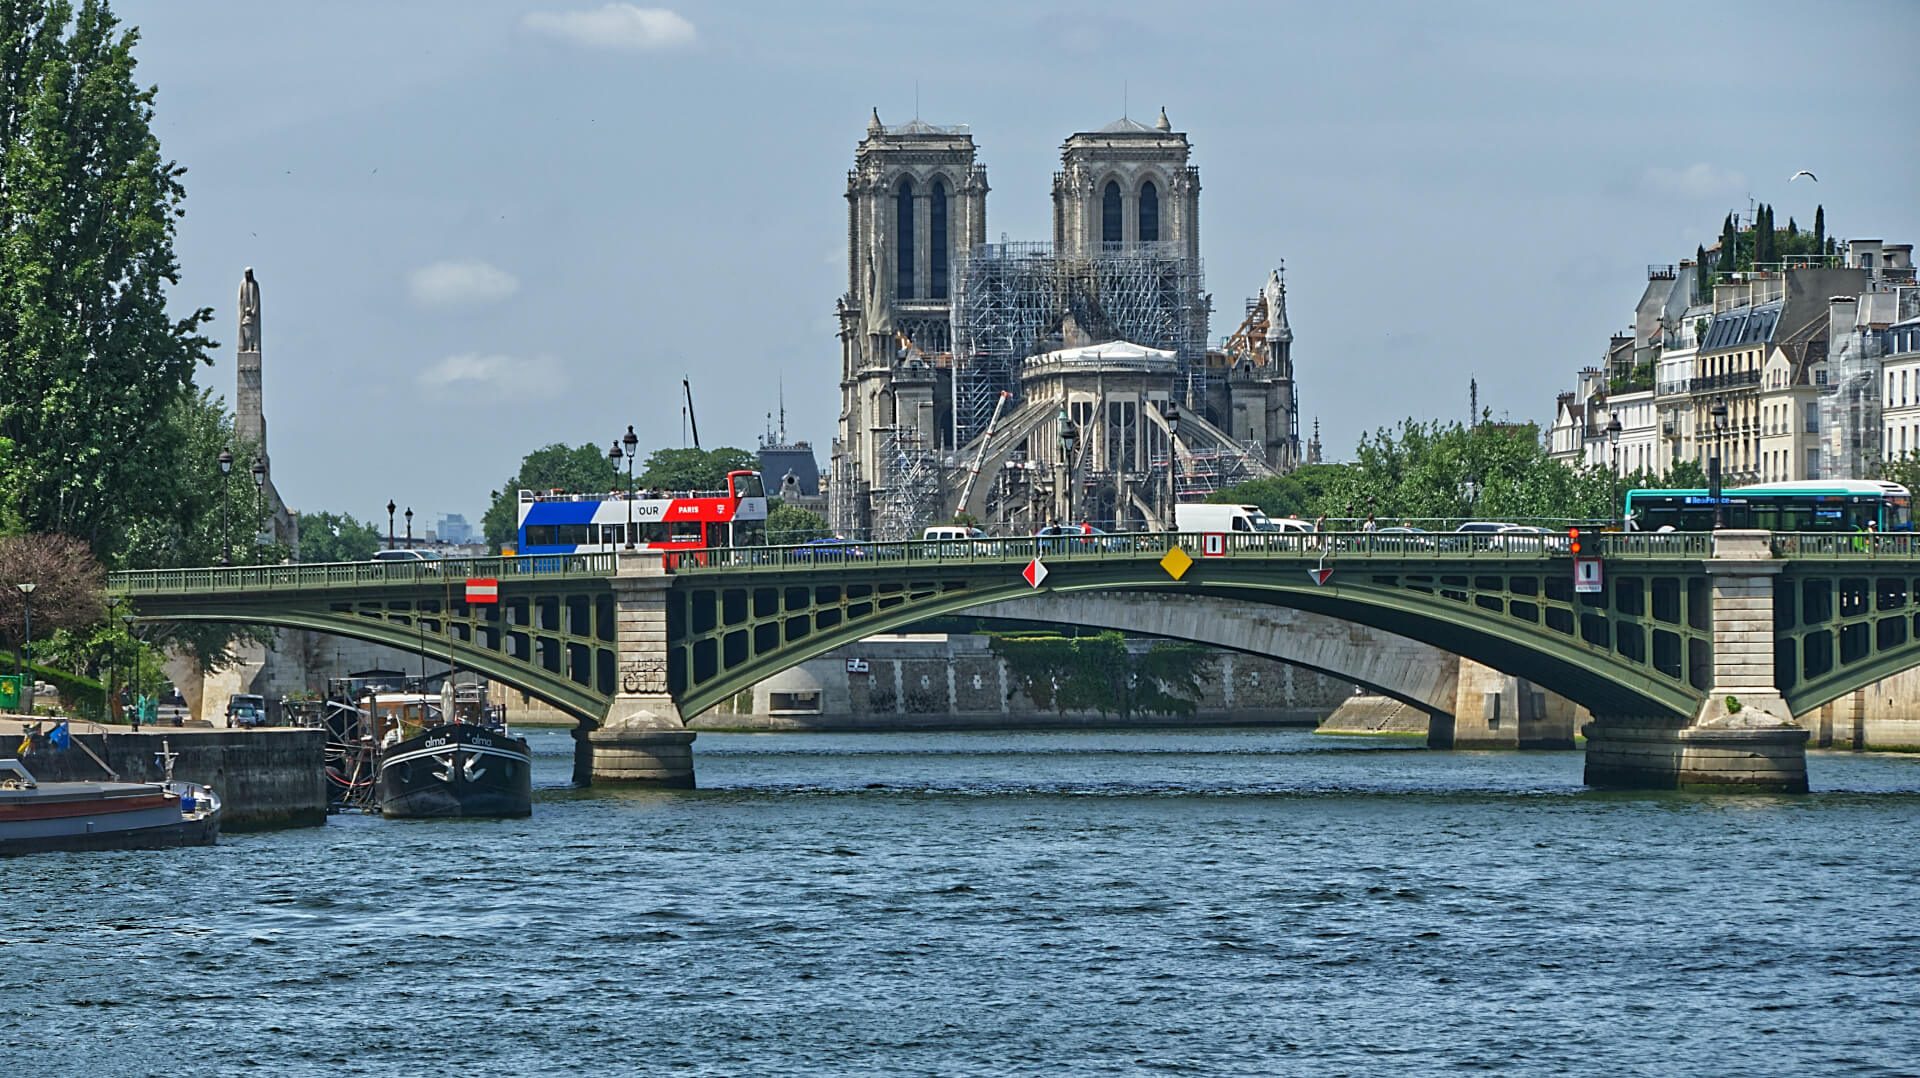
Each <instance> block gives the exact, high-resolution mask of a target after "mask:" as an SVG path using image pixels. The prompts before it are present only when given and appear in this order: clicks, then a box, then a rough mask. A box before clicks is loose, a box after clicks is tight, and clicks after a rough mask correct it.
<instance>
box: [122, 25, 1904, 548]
mask: <svg viewBox="0 0 1920 1078" xmlns="http://www.w3.org/2000/svg"><path fill="white" fill-rule="evenodd" d="M114 6H115V10H116V12H117V13H118V14H119V15H120V16H121V18H122V19H123V20H124V21H125V22H127V23H129V24H132V25H135V26H137V27H138V28H139V30H140V34H141V44H140V45H139V46H138V48H137V51H136V55H137V57H138V59H139V64H140V66H139V70H138V73H137V75H138V78H139V80H140V81H141V82H142V83H143V84H152V85H157V86H158V88H159V94H158V100H157V102H156V116H155V120H154V127H155V131H156V133H157V134H158V136H159V138H160V140H161V149H162V152H163V154H164V155H165V156H167V157H169V158H171V159H173V160H175V161H177V162H178V163H179V164H181V165H182V166H184V167H186V169H187V170H188V171H187V174H186V176H185V179H184V182H185V184H186V188H187V200H186V211H187V212H186V217H185V219H184V220H182V221H181V222H180V233H179V239H178V246H177V251H178V254H179V257H180V262H181V268H182V280H181V282H180V284H179V286H178V287H176V288H174V289H173V291H172V293H171V302H172V304H173V306H174V308H175V310H176V312H177V313H179V314H182V315H184V314H186V313H187V312H190V311H191V310H193V309H195V308H199V307H212V308H214V310H215V312H216V314H217V321H216V322H215V325H214V330H213V334H212V335H213V336H214V338H215V339H216V340H218V341H220V342H221V344H220V347H219V348H218V349H217V350H216V356H215V362H214V364H213V365H212V366H211V367H210V368H206V369H204V370H203V371H202V372H201V375H200V379H199V380H200V382H201V384H202V385H206V386H211V387H213V388H215V389H216V390H217V391H218V392H220V393H221V394H223V395H225V396H226V397H227V399H228V400H229V401H231V399H232V395H233V385H234V361H233V351H232V349H233V344H234V341H235V339H236V337H237V328H236V322H237V313H236V302H235V295H236V292H237V290H238V285H239V281H240V277H241V272H242V270H243V269H245V268H246V267H249V266H251V267H253V269H254V271H255V274H256V276H257V277H258V278H259V281H260V289H261V308H262V312H261V324H262V341H263V367H264V376H263V377H264V384H265V396H266V416H267V429H268V446H269V449H270V451H271V453H272V457H273V465H274V479H275V482H276V484H277V486H278V487H279V489H280V492H281V495H282V497H283V498H284V499H285V500H286V501H287V503H288V504H289V505H291V506H292V507H293V508H295V509H298V510H302V511H307V512H314V511H320V510H328V511H334V512H350V513H352V514H354V515H355V516H357V517H359V518H361V519H364V520H379V519H380V518H381V517H382V516H383V515H384V513H385V505H386V503H387V501H388V500H389V499H392V500H393V501H395V502H397V503H398V504H399V505H401V506H402V507H411V508H413V509H414V511H415V513H416V524H421V525H423V524H424V523H428V522H431V521H433V520H434V519H436V518H437V517H438V516H439V515H440V514H442V513H449V512H459V513H464V514H466V516H467V519H468V520H469V521H471V522H476V523H477V521H478V519H479V515H480V513H481V512H483V511H484V509H485V508H486V505H487V502H488V496H489V492H490V491H492V490H494V489H496V488H498V487H500V486H501V485H502V484H503V482H504V481H505V480H506V479H507V478H508V477H510V476H511V475H513V473H514V472H515V470H516V469H517V467H518V464H519V461H520V458H521V457H522V456H524V455H525V454H526V453H527V452H529V451H531V450H533V449H536V448H538V447H540V446H543V445H548V444H551V443H554V442H565V443H568V444H574V445H577V444H581V443H594V444H598V445H607V444H610V443H611V442H612V441H613V440H615V439H616V438H618V437H619V436H621V435H622V434H624V433H625V431H626V428H627V426H628V424H632V425H633V426H634V428H635V430H636V432H637V433H638V434H639V435H640V438H641V443H642V452H643V453H644V452H645V451H646V450H648V449H651V448H662V447H676V446H679V445H681V444H682V428H681V412H680V403H681V397H680V380H681V378H682V377H688V378H690V379H691V381H692V383H693V390H694V398H695V406H696V409H697V413H696V414H697V418H698V420H699V426H700V436H701V440H702V444H703V445H706V446H708V447H713V446H716V445H737V446H743V447H748V448H751V447H752V446H753V444H754V439H755V438H756V437H757V436H759V435H760V434H762V433H763V432H764V431H765V429H766V426H767V418H766V417H767V414H768V413H769V412H771V411H774V410H775V409H776V408H777V407H778V405H779V395H780V392H781V387H784V392H785V402H786V412H787V428H788V433H789V435H790V436H791V437H794V438H802V439H809V440H811V441H812V442H813V444H814V445H815V447H816V448H817V450H818V452H819V455H820V456H821V457H822V464H823V465H824V463H825V460H824V458H825V455H826V447H827V446H828V445H829V444H830V442H831V440H832V436H833V429H834V422H835V415H836V413H837V410H838V401H839V387H838V382H837V380H838V376H839V373H838V371H839V345H838V342H837V341H836V340H835V338H834V321H833V318H832V312H833V305H834V299H835V297H836V296H837V295H838V294H839V293H840V291H841V290H842V289H843V288H844V287H845V281H846V270H845V257H846V255H845V248H846V202H845V198H844V195H845V185H846V172H847V169H848V168H850V167H851V166H852V163H853V155H854V151H855V146H856V144H857V143H858V141H859V139H860V138H861V137H862V135H863V133H864V129H865V125H866V120H867V115H868V110H869V109H871V108H875V107H877V108H878V109H879V112H880V116H881V118H882V119H883V120H884V121H886V122H887V123H901V122H904V121H906V120H909V119H912V118H913V117H914V116H915V115H916V114H917V115H919V116H920V117H921V118H923V119H926V120H928V121H930V122H933V123H939V124H958V123H964V124H968V125H970V129H971V131H972V133H973V136H974V140H975V143H976V146H977V148H978V154H979V159H980V161H981V162H982V163H983V164H985V166H986V167H987V170H988V177H989V180H990V182H991V184H992V188H993V192H992V194H991V195H989V196H988V203H987V231H988V235H989V238H991V239H993V240H996V241H997V240H999V239H1000V238H1001V237H1002V236H1003V235H1004V236H1005V237H1007V238H1011V239H1045V238H1048V237H1049V236H1050V235H1051V231H1052V226H1051V212H1052V205H1051V201H1050V198H1049V193H1048V192H1049V184H1050V183H1051V178H1052V174H1053V171H1054V170H1055V169H1056V168H1057V167H1058V164H1059V152H1060V144H1061V142H1062V141H1063V140H1064V139H1065V138H1066V137H1067V136H1068V135H1069V134H1071V133H1073V132H1075V131H1081V130H1089V129H1092V128H1097V127H1099V126H1100V125H1102V124H1105V123H1107V122H1109V121H1111V120H1114V119H1116V118H1118V117H1119V116H1120V115H1122V114H1123V112H1124V113H1127V114H1130V115H1132V116H1134V117H1136V118H1141V119H1149V120H1150V119H1152V118H1153V117H1155V116H1156V115H1157V113H1158V110H1159V109H1160V108H1161V107H1163V106H1164V107H1165V108H1166V110H1167V114H1168V116H1169V118H1170V119H1171V120H1172V122H1173V126H1174V128H1175V129H1176V130H1179V131H1184V132H1186V133H1187V134H1188V136H1189V138H1190V139H1191V140H1192V143H1193V147H1194V150H1193V162H1194V164H1196V165H1197V166H1198V167H1199V169H1200V178H1201V185H1202V191H1201V196H1200V198H1201V210H1200V220H1201V233H1200V242H1201V255H1202V258H1203V261H1204V263H1205V272H1206V283H1207V287H1208V290H1209V291H1210V292H1211V293H1212V295H1213V300H1214V308H1215V315H1214V319H1213V323H1212V326H1211V330H1210V334H1211V336H1212V337H1213V338H1214V339H1215V340H1218V339H1220V338H1222V337H1224V336H1226V335H1227V334H1230V333H1231V332H1233V330H1234V329H1235V328H1236V326H1237V324H1238V317H1237V315H1238V312H1239V311H1240V310H1241V308H1242V304H1243V302H1244V300H1245V298H1246V297H1249V296H1252V295H1253V294H1255V292H1256V291H1257V290H1258V289H1259V287H1260V285H1261V283H1262V282H1263V281H1264V280H1265V279H1266V275H1267V272H1268V270H1269V269H1271V268H1273V267H1275V266H1278V265H1280V264H1281V263H1282V261H1283V260H1284V263H1285V266H1286V270H1287V284H1288V314H1289V316H1290V320H1291V324H1292V326H1293V329H1294V333H1295V338H1296V339H1295V344H1294V353H1293V354H1294V361H1295V370H1296V378H1297V382H1298V389H1299V397H1300V407H1301V413H1302V425H1303V428H1305V429H1306V430H1309V431H1310V430H1311V427H1312V423H1313V422H1314V421H1315V420H1316V419H1317V420H1318V421H1319V423H1320V432H1321V438H1322V441H1323V443H1324V445H1325V447H1326V453H1327V456H1328V457H1329V459H1340V458H1342V457H1345V456H1347V455H1349V454H1351V452H1352V451H1353V447H1354V444H1355V442H1356V440H1357V439H1358V437H1359V436H1360V435H1361V434H1363V433H1365V432H1367V431H1371V430H1373V429H1374V428H1376V427H1380V426H1383V425H1391V424H1396V423H1397V422H1398V421H1399V420H1400V419H1401V418H1403V417H1406V416H1416V417H1420V418H1441V419H1464V418H1466V416H1467V411H1468V404H1467V400H1468V396H1467V393H1468V390H1467V387H1468V380H1469V379H1470V378H1473V379H1477V380H1478V383H1479V387H1480V400H1481V402H1482V404H1483V406H1485V407H1487V408H1490V409H1491V410H1492V411H1493V413H1494V415H1495V416H1496V417H1507V418H1511V419H1514V420H1536V421H1539V422H1541V423H1543V424H1544V423H1546V422H1548V421H1549V420H1550V419H1551V417H1552V411H1553V403H1554V394H1555V393H1556V392H1558V391H1560V390H1562V389H1568V388H1571V387H1572V383H1573V378H1574V371H1575V370H1577V369H1578V368H1579V367H1582V366H1587V365H1591V364H1593V363H1595V362H1597V361H1598V360H1599V359H1600V358H1601V356H1602V355H1603V353H1604V350H1605V347H1606V343H1607V337H1608V335H1609V334H1610V333H1612V332H1614V331H1616V330H1618V329H1621V328H1623V327H1625V326H1627V325H1628V324H1629V323H1630V320H1631V315H1632V310H1633V306H1634V304H1635V303H1636V302H1637V300H1638V299H1639V297H1640V294H1641V291H1642V289H1643V287H1644V285H1645V275H1646V267H1647V266H1648V265H1650V264H1670V263H1674V262H1677V261H1679V260H1680V259H1682V258H1690V257H1692V254H1693V251H1694V248H1695V246H1696V245H1698V244H1711V243H1712V242H1713V240H1714V238H1715V237H1716V236H1717V235H1718V233H1719V229H1720V222H1721V219H1722V218H1723V217H1724V216H1725V215H1726V214H1727V213H1728V212H1729V211H1736V210H1737V211H1741V212H1745V211H1746V209H1747V207H1748V205H1749V200H1750V199H1752V200H1758V201H1761V202H1770V203H1772V204H1773V205H1774V206H1775V209H1776V215H1777V217H1778V218H1779V219H1780V220H1781V221H1785V220H1786V219H1787V218H1788V217H1789V216H1791V217H1794V218H1796V219H1797V220H1798V221H1799V223H1800V225H1801V226H1802V227H1803V228H1806V227H1810V226H1811V222H1812V218H1813V212H1814V206H1815V205H1816V203H1824V204H1825V206H1826V211H1827V212H1826V220H1827V226H1828V230H1829V232H1830V233H1831V234H1835V235H1838V236H1840V237H1841V238H1843V239H1845V238H1849V237H1869V236H1870V237H1873V238H1880V239H1885V240H1887V241H1889V242H1912V241H1914V240H1915V239H1916V238H1920V208H1917V206H1916V200H1915V199H1914V197H1913V193H1912V192H1913V182H1914V176H1915V165H1916V160H1915V157H1916V153H1917V152H1920V151H1917V150H1916V145H1917V143H1920V140H1916V138H1915V135H1916V132H1915V130H1914V128H1913V126H1912V120H1911V115H1912V110H1911V107H1910V105H1908V104H1907V103H1910V102H1912V101H1913V100H1916V92H1917V91H1920V73H1917V70H1916V66H1915V64H1914V62H1913V58H1912V50H1911V46H1912V43H1913V42H1914V41H1917V40H1920V4H1914V3H1910V2H1906V0H1888V2H1883V3H1867V2H1857V0H1841V2H1838V3H1835V4H1831V5H1814V6H1808V5H1805V4H1785V3H1773V2H1765V0H1759V2H1744V3H1712V2H1703V0H1696V2H1693V3H1687V4H1672V3H1657V2H1638V0H1625V2H1613V3H1607V4H1604V5H1572V4H1564V5H1563V4H1518V3H1515V4H1487V3H1464V2H1463V3H1447V4H1433V3H1431V2H1427V0H1414V2H1399V0H1379V2H1374V3H1369V4H1326V3H1319V2H1314V3H1279V2H1266V3H1247V4H1227V3H1205V2H1189V3H1184V4H1178V5H1172V4H1165V3H1162V4H1145V3H1135V2H1131V0H1102V2H1100V3H1087V4H1079V5H1062V6H1054V5H1048V4H1044V3H1034V2H1032V0H1026V2H1001V0H980V2H977V3H971V4H965V5H921V4H900V3H889V4H878V3H830V2H825V0H822V2H816V3H808V4H792V3H782V2H769V3H756V2H736V3H695V2H679V0H675V2H674V3H673V6H671V7H650V6H644V5H641V4H627V3H605V2H602V0H408V2H404V3H396V2H393V0H379V2H362V0H329V2H328V3H325V4H262V3H259V2H258V0H246V2H237V0H119V2H117V3H116V4H115V5H114ZM1903 117H1905V118H1904V119H1903ZM1799 169H1810V170H1812V171H1813V172H1814V173H1816V174H1817V175H1818V177H1819V181H1818V183H1817V185H1816V184H1814V183H1811V182H1809V181H1807V180H1805V179H1801V180H1799V181H1797V182H1795V183H1793V184H1792V185H1791V186H1789V184H1788V183H1787V178H1788V177H1789V176H1790V175H1791V174H1792V173H1794V172H1795V171H1797V170H1799ZM420 518H424V521H422V520H421V519H420ZM383 523H384V522H383Z"/></svg>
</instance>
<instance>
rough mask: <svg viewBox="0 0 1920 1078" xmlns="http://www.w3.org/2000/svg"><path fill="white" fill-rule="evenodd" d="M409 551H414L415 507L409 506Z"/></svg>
mask: <svg viewBox="0 0 1920 1078" xmlns="http://www.w3.org/2000/svg"><path fill="white" fill-rule="evenodd" d="M407 549H408V550H412V549H413V506H411V505H409V506H407Z"/></svg>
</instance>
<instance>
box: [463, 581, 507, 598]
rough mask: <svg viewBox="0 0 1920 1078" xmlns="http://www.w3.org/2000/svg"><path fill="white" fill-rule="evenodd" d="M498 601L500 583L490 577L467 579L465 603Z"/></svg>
mask: <svg viewBox="0 0 1920 1078" xmlns="http://www.w3.org/2000/svg"><path fill="white" fill-rule="evenodd" d="M499 601H500V581H499V579H498V578H496V577H490V576H470V577H468V578H467V602H470V603H497V602H499Z"/></svg>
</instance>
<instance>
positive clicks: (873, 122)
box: [867, 105, 886, 136]
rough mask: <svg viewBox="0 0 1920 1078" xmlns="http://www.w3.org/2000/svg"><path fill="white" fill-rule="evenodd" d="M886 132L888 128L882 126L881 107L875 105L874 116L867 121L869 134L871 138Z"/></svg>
mask: <svg viewBox="0 0 1920 1078" xmlns="http://www.w3.org/2000/svg"><path fill="white" fill-rule="evenodd" d="M885 130H886V128H885V127H882V126H881V125H880V107H879V106H878V105H875V106H874V109H873V115H872V116H871V117H870V118H868V120H867V134H868V135H869V136H872V135H878V134H880V133H882V132H884V131H885Z"/></svg>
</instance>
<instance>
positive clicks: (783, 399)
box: [779, 374, 787, 445]
mask: <svg viewBox="0 0 1920 1078" xmlns="http://www.w3.org/2000/svg"><path fill="white" fill-rule="evenodd" d="M779 389H780V444H781V445H786V444H787V376H786V375H784V374H782V375H780V380H779Z"/></svg>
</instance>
